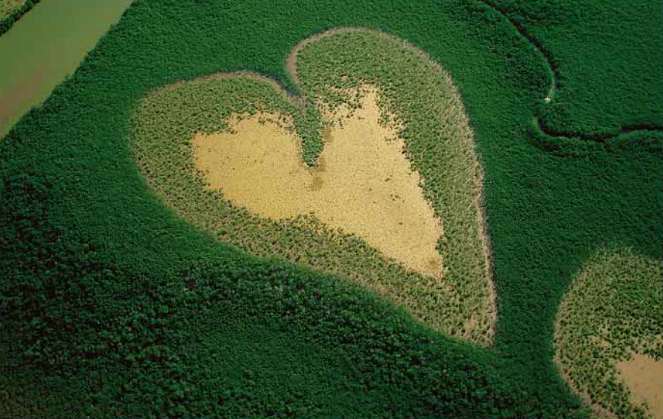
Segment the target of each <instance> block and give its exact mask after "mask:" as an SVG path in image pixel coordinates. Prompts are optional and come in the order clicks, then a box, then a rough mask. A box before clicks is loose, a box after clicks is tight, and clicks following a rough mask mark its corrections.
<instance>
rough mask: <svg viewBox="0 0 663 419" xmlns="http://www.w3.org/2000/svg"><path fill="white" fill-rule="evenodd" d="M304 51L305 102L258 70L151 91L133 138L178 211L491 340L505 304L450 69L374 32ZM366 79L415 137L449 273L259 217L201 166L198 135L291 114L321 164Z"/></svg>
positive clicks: (300, 220) (301, 220) (336, 235)
mask: <svg viewBox="0 0 663 419" xmlns="http://www.w3.org/2000/svg"><path fill="white" fill-rule="evenodd" d="M296 51H298V52H297V61H296V62H297V65H296V71H297V79H298V80H299V82H300V86H299V88H300V90H299V95H300V97H301V98H302V99H294V98H291V97H289V96H288V95H287V94H286V93H285V92H283V91H281V89H278V87H275V86H274V83H273V82H270V81H267V80H264V79H261V78H259V77H252V76H251V75H248V74H237V75H221V76H218V77H211V78H207V79H204V80H198V81H193V82H189V83H181V84H176V85H174V86H170V87H166V88H164V89H162V90H159V91H156V92H154V93H152V94H151V95H149V96H148V97H147V98H146V99H145V100H144V101H143V102H142V103H141V105H140V107H139V108H138V110H137V114H136V117H135V118H134V126H135V129H134V133H133V144H134V149H135V151H136V159H137V161H138V162H139V165H140V166H141V168H142V169H143V172H144V173H145V175H146V176H147V177H148V180H149V182H150V184H151V185H152V186H153V187H154V188H155V190H156V191H157V193H158V194H159V195H160V196H162V198H163V199H164V200H165V201H166V202H167V203H168V204H169V205H170V206H171V207H173V208H174V209H175V210H176V212H178V213H179V214H180V215H182V216H184V217H185V218H186V219H188V220H191V221H192V222H193V223H194V224H195V225H198V226H200V227H203V228H207V229H209V230H211V231H213V232H214V233H216V234H217V235H218V236H219V238H220V239H221V240H224V241H227V242H230V243H232V244H236V245H238V246H240V247H241V248H243V249H245V250H247V251H249V252H251V253H254V254H257V255H264V256H280V257H285V258H287V259H289V260H291V261H293V262H298V263H303V264H305V265H307V266H310V267H312V268H316V269H321V270H326V271H329V272H333V273H337V274H340V275H342V276H345V277H348V278H352V279H354V280H355V281H358V282H359V283H362V284H364V285H366V286H367V287H369V288H370V289H373V290H375V291H378V292H379V293H381V294H384V295H386V296H387V297H389V298H390V299H392V300H393V301H394V302H396V303H398V304H402V305H404V306H405V307H407V308H408V309H409V310H410V311H411V312H412V313H413V314H414V315H415V316H416V317H418V318H419V319H421V320H422V321H424V322H425V323H427V324H428V325H430V326H432V327H433V328H434V329H436V330H439V331H443V332H445V333H447V334H450V335H452V336H458V337H461V338H465V339H468V340H470V341H473V342H476V343H480V344H483V345H485V344H487V343H488V342H489V340H490V336H491V334H492V326H493V321H494V319H495V306H494V296H493V293H492V283H491V278H490V271H489V267H488V254H487V252H488V243H487V240H488V239H487V237H486V232H485V221H484V219H483V217H484V216H483V213H482V208H481V205H482V201H481V199H482V198H481V193H482V192H481V188H482V185H481V179H482V178H481V176H482V174H481V170H480V168H479V166H478V162H477V159H476V156H475V154H474V142H473V139H472V133H471V131H470V128H469V126H468V121H467V117H466V116H465V113H464V110H463V106H462V102H461V101H460V98H459V96H458V92H457V91H456V89H455V87H454V86H453V84H452V83H451V80H450V79H449V76H447V75H446V74H445V73H444V72H442V70H441V69H440V68H438V67H437V66H435V65H434V64H432V63H431V62H430V60H429V59H428V58H427V57H425V56H424V55H423V53H421V52H420V51H417V50H416V49H414V48H412V47H411V46H407V45H405V44H404V43H403V41H402V40H397V39H395V38H392V37H388V36H385V35H382V34H380V33H377V32H371V31H365V30H364V31H361V30H343V31H335V32H332V33H330V34H329V35H327V36H325V35H323V36H320V37H317V38H316V39H315V40H314V41H313V42H307V43H306V44H305V46H304V47H302V48H297V49H296ZM368 51H370V52H371V54H368V53H367V52H368ZM293 70H294V68H293ZM364 84H370V85H372V86H376V87H377V88H378V89H379V91H380V92H383V93H382V94H381V96H380V100H379V104H380V105H381V108H382V109H383V110H384V112H383V114H382V115H383V116H385V117H386V116H388V115H392V117H393V118H395V119H396V120H395V121H387V120H385V121H383V123H384V124H390V123H391V124H396V125H397V126H399V127H401V128H400V129H399V130H398V132H397V135H398V136H399V137H402V138H403V139H404V141H405V145H406V146H405V150H404V152H405V153H406V154H407V156H408V158H409V160H410V161H411V162H412V166H413V168H414V169H415V170H417V171H418V172H419V173H420V174H421V175H422V178H423V181H422V182H421V187H422V188H423V191H424V196H425V197H426V198H427V199H428V200H429V201H430V203H431V204H432V207H433V209H434V212H435V214H436V216H437V217H439V219H441V220H442V223H443V225H444V227H443V228H444V236H443V237H442V238H441V239H440V241H439V242H438V250H439V252H440V253H441V256H442V259H443V261H444V264H445V268H446V269H445V270H446V272H445V273H444V275H443V277H442V278H439V277H437V278H436V277H434V276H430V275H423V274H421V273H418V272H415V271H411V270H406V269H404V268H403V266H402V265H399V264H398V263H397V262H396V261H394V260H393V259H388V258H386V257H385V256H384V255H383V254H381V253H380V252H378V251H376V249H374V248H372V247H369V246H368V245H367V244H366V243H365V242H364V241H363V240H360V239H358V238H357V237H353V236H349V235H348V234H344V233H343V231H337V230H331V229H329V228H328V227H327V226H325V225H323V224H321V223H320V222H319V221H318V220H317V219H316V218H311V217H306V216H302V217H297V218H296V219H291V220H283V221H280V220H269V219H266V218H261V217H258V216H256V215H253V214H251V213H249V212H248V211H247V210H246V209H244V208H241V207H240V208H238V207H236V206H234V205H232V203H231V202H229V201H228V200H225V199H224V198H223V196H222V195H220V194H217V193H211V192H210V191H209V190H207V189H206V188H205V185H206V180H205V178H204V174H203V173H201V172H200V171H198V170H196V168H195V162H194V156H193V152H192V148H193V147H192V145H191V140H192V138H193V137H194V135H195V134H196V133H198V132H202V133H214V132H218V131H223V130H228V125H227V123H228V119H229V117H230V116H231V115H235V116H237V115H239V116H242V115H244V116H247V115H255V114H256V113H258V112H262V113H275V112H278V113H279V114H281V115H283V116H284V117H287V118H283V120H282V121H281V123H283V124H288V123H287V121H291V122H290V124H289V125H288V126H287V128H288V129H290V130H293V131H296V132H297V134H298V135H299V136H300V137H301V138H302V147H301V149H302V159H303V161H304V162H307V163H308V164H309V165H317V159H318V156H319V154H320V152H321V151H322V148H323V147H324V142H323V141H322V137H323V135H322V133H323V130H324V129H325V126H326V124H329V123H332V121H326V122H325V121H324V120H323V118H321V116H319V115H320V109H329V110H335V109H338V108H339V107H340V106H342V105H343V106H346V107H348V108H349V109H353V108H356V107H357V106H359V103H360V99H361V97H362V85H364ZM304 100H305V101H307V102H306V103H305V104H304V107H301V105H302V103H300V102H304ZM316 104H317V105H318V106H316ZM340 123H343V122H342V121H340ZM269 175H270V174H266V176H269ZM273 204H274V205H276V206H278V205H279V203H278V202H274V203H273Z"/></svg>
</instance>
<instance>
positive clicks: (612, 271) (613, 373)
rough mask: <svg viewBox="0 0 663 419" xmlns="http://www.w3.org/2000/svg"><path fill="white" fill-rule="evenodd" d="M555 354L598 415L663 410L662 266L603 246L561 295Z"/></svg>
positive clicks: (657, 414)
mask: <svg viewBox="0 0 663 419" xmlns="http://www.w3.org/2000/svg"><path fill="white" fill-rule="evenodd" d="M555 349H556V359H557V362H558V364H559V366H560V368H561V370H562V373H563V375H564V377H565V379H566V380H567V381H568V383H569V384H570V386H571V387H572V388H573V389H574V390H575V391H576V392H577V393H578V394H579V395H580V396H581V397H582V398H583V399H584V400H585V402H586V403H587V404H588V405H590V406H591V407H592V408H593V410H594V411H595V412H596V413H597V414H598V415H600V416H601V417H615V418H626V417H628V418H656V419H661V418H663V391H662V390H661V389H663V266H662V263H661V261H660V260H654V259H651V258H648V257H644V256H640V255H636V254H634V253H632V252H631V251H630V250H628V249H626V250H620V251H602V252H600V253H598V254H597V255H595V256H594V257H593V258H592V259H591V260H590V262H589V263H588V264H587V265H586V266H585V268H584V269H583V270H582V271H581V273H580V275H579V276H578V278H577V279H576V280H575V282H574V284H573V285H572V286H571V288H570V290H569V292H568V295H567V296H566V299H565V301H564V302H563V303H562V306H561V309H560V312H559V315H558V321H557V330H556V333H555Z"/></svg>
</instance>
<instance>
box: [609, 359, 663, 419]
mask: <svg viewBox="0 0 663 419" xmlns="http://www.w3.org/2000/svg"><path fill="white" fill-rule="evenodd" d="M617 371H618V372H619V377H620V378H621V379H622V380H623V381H624V382H625V383H626V385H627V386H628V388H630V389H631V392H632V395H631V399H632V401H633V402H634V403H637V404H639V405H641V406H645V405H646V406H648V407H649V411H650V413H651V414H652V416H653V417H654V418H655V419H663V359H658V360H657V359H654V358H652V357H650V356H647V355H642V354H633V355H632V358H631V359H629V360H628V361H621V362H619V363H617Z"/></svg>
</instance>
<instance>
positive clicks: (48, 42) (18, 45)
mask: <svg viewBox="0 0 663 419" xmlns="http://www.w3.org/2000/svg"><path fill="white" fill-rule="evenodd" d="M131 2H132V0H42V1H41V2H40V3H39V4H38V5H37V6H35V8H34V9H33V10H31V11H30V12H28V13H27V14H26V15H25V16H23V18H22V19H21V20H20V21H18V22H16V23H15V24H14V26H12V28H11V29H10V30H9V31H8V32H7V33H5V34H4V35H3V36H2V37H0V135H2V136H4V135H5V134H7V132H8V131H9V130H10V129H11V127H12V126H13V125H14V124H15V123H16V122H17V121H18V120H19V119H20V118H21V116H23V115H24V114H25V113H26V112H27V111H29V110H30V109H31V108H32V107H33V106H36V105H39V104H40V103H42V102H43V101H44V100H46V98H48V96H49V95H50V94H51V92H52V91H53V89H54V88H55V86H57V85H58V84H59V83H61V82H62V81H63V80H64V79H65V78H66V76H67V75H68V74H71V73H73V72H74V71H75V70H76V68H77V67H78V65H79V64H80V63H81V61H82V60H83V59H84V58H85V55H86V54H87V52H88V51H90V50H91V49H93V48H94V46H95V45H96V43H97V41H98V40H99V39H100V38H101V37H102V36H103V35H104V34H105V33H106V32H107V31H108V29H109V28H110V26H111V25H112V24H114V23H116V22H117V21H118V20H119V19H120V16H121V15H122V12H123V11H124V10H125V9H126V8H127V7H128V6H129V4H131Z"/></svg>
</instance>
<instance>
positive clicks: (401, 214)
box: [193, 89, 442, 276]
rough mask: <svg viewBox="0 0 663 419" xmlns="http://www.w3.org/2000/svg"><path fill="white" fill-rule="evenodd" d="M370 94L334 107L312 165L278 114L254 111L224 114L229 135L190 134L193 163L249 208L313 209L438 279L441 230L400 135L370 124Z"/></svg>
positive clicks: (284, 212)
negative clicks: (349, 105)
mask: <svg viewBox="0 0 663 419" xmlns="http://www.w3.org/2000/svg"><path fill="white" fill-rule="evenodd" d="M377 94H378V93H377V91H376V90H375V89H365V94H364V95H363V97H362V100H361V107H360V108H359V109H357V110H355V111H353V112H352V113H350V112H349V111H348V110H347V109H346V110H345V111H341V112H340V113H337V119H336V121H335V123H333V124H331V125H330V126H329V127H328V128H327V130H326V132H325V137H326V144H325V149H324V151H323V153H322V155H321V156H320V161H319V165H318V167H316V168H307V167H305V165H304V164H303V162H302V160H301V157H300V156H301V150H300V140H299V139H298V138H297V136H296V134H295V133H294V132H291V131H287V130H286V129H285V128H284V127H283V125H281V124H279V123H277V122H275V121H278V120H281V119H282V118H281V117H279V116H274V115H261V114H258V115H254V116H252V117H250V118H234V120H233V121H232V122H231V124H230V129H231V132H222V133H217V134H211V135H209V134H207V135H206V134H198V135H196V137H194V139H193V144H194V156H195V160H196V164H197V167H198V168H199V169H200V170H201V171H202V172H203V173H204V175H205V177H206V178H207V180H208V182H209V187H211V188H213V189H218V190H220V191H221V192H222V193H223V195H224V197H225V198H226V199H229V200H230V201H231V202H233V203H234V204H235V205H238V206H242V207H245V208H247V209H248V210H250V211H251V212H253V213H255V214H257V215H260V216H263V217H268V218H272V219H289V218H295V217H296V216H298V215H307V214H313V215H315V216H316V217H317V218H318V219H319V220H321V221H322V222H324V223H325V224H326V225H327V226H329V227H331V228H335V229H341V230H343V231H345V232H347V233H350V234H354V235H356V236H358V237H360V238H362V239H364V240H365V241H366V242H367V243H368V244H369V245H371V246H373V247H375V248H377V249H378V250H380V251H381V252H383V253H384V254H385V255H387V256H388V257H391V258H394V259H395V260H397V261H398V262H400V263H402V264H403V265H404V266H405V267H407V268H409V269H413V270H415V271H418V272H420V273H422V274H425V275H433V276H441V273H442V258H441V256H440V254H439V252H438V251H437V249H436V246H437V241H438V240H439V239H440V236H441V235H442V227H441V225H440V222H439V221H438V219H437V218H436V217H435V213H434V212H433V209H432V207H431V206H430V204H429V203H428V202H427V201H426V199H425V198H424V195H423V192H422V190H421V188H420V186H419V182H420V178H419V174H418V173H417V172H416V171H413V170H412V168H411V165H410V162H409V161H408V160H407V158H406V156H405V155H404V154H403V147H404V144H403V140H402V139H400V138H398V136H397V132H396V130H395V129H394V128H393V127H388V126H384V125H382V124H380V122H379V121H380V114H381V113H380V109H379V108H378V105H377ZM339 116H340V118H339Z"/></svg>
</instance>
